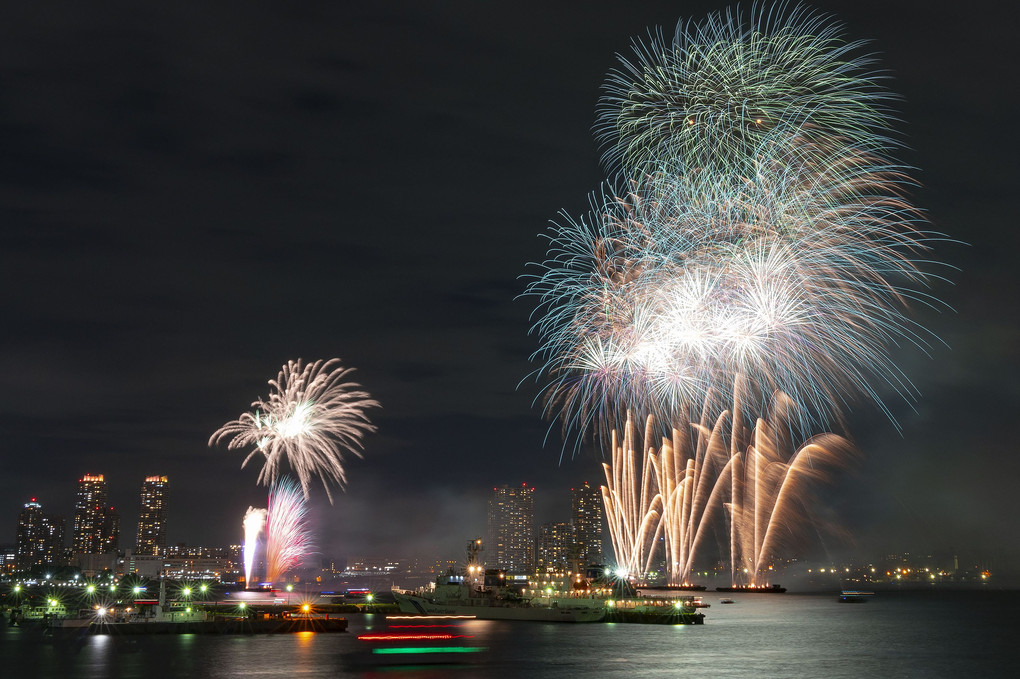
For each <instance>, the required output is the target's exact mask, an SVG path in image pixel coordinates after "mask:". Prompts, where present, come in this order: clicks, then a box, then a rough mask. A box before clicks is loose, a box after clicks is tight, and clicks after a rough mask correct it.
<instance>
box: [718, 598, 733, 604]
mask: <svg viewBox="0 0 1020 679" xmlns="http://www.w3.org/2000/svg"><path fill="white" fill-rule="evenodd" d="M719 603H721V604H735V603H737V602H736V601H734V600H733V599H719Z"/></svg>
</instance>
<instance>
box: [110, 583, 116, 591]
mask: <svg viewBox="0 0 1020 679" xmlns="http://www.w3.org/2000/svg"><path fill="white" fill-rule="evenodd" d="M110 591H111V592H116V591H117V585H115V584H113V583H112V582H111V583H110Z"/></svg>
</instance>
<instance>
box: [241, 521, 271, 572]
mask: <svg viewBox="0 0 1020 679" xmlns="http://www.w3.org/2000/svg"><path fill="white" fill-rule="evenodd" d="M241 525H242V526H243V527H244V583H245V585H244V586H245V587H251V575H252V571H253V569H254V566H255V550H256V548H257V547H258V542H259V535H260V534H261V533H262V531H263V529H264V528H265V526H266V510H265V509H256V508H254V507H248V511H247V512H245V513H244V521H243V522H242V524H241Z"/></svg>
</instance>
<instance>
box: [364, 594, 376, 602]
mask: <svg viewBox="0 0 1020 679" xmlns="http://www.w3.org/2000/svg"><path fill="white" fill-rule="evenodd" d="M374 598H375V597H373V596H372V595H371V594H366V595H365V601H366V602H368V603H372V599H374Z"/></svg>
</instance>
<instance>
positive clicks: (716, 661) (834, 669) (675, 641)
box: [0, 591, 1020, 679]
mask: <svg viewBox="0 0 1020 679" xmlns="http://www.w3.org/2000/svg"><path fill="white" fill-rule="evenodd" d="M722 596H725V595H716V594H712V593H709V594H707V595H706V596H705V597H704V598H705V601H706V603H709V604H711V608H709V609H707V617H706V621H705V624H704V625H703V626H702V625H699V626H664V625H633V624H615V625H610V624H590V625H564V624H547V623H505V622H489V621H469V622H467V623H465V624H464V625H463V627H460V628H458V630H457V631H458V633H461V634H466V635H471V636H472V638H470V639H467V640H465V643H466V644H468V645H470V646H473V647H485V648H486V649H488V650H487V651H486V652H484V653H479V654H471V655H470V657H471V658H472V659H473V660H474V661H475V662H474V663H472V664H468V665H458V666H440V667H427V666H396V667H374V668H365V667H363V666H358V665H357V664H356V662H355V660H356V658H357V654H358V652H359V651H364V650H365V648H366V647H367V645H368V643H369V642H364V641H358V639H357V635H358V634H359V633H363V632H365V631H375V632H378V631H382V630H386V629H387V628H388V626H389V625H390V624H396V623H391V622H387V621H386V620H385V618H383V617H382V616H372V615H366V616H350V618H349V620H350V622H351V625H350V631H349V632H348V633H346V634H313V633H305V634H294V635H274V636H211V635H170V636H136V637H109V636H89V637H81V638H77V639H51V638H47V637H43V636H41V635H40V634H39V632H38V631H34V630H31V629H25V630H22V629H18V628H10V627H7V626H4V627H2V629H0V676H2V677H3V678H4V679H7V678H8V677H10V678H12V679H14V678H17V679H21V678H35V677H45V678H48V677H67V678H69V679H71V678H76V677H83V678H84V677H89V678H92V677H97V678H98V677H125V678H126V677H137V678H139V679H158V678H161V677H172V678H181V679H183V678H189V679H192V678H193V679H207V678H209V679H211V678H214V677H216V678H218V677H241V676H244V677H265V678H267V679H268V678H273V677H293V678H294V679H300V678H304V677H309V678H313V677H314V678H319V677H392V678H399V679H425V678H428V679H432V678H435V677H455V678H456V677H462V678H465V679H466V678H468V677H497V678H498V677H528V678H532V677H534V678H536V679H542V678H547V677H620V678H626V679H639V678H642V677H674V676H681V675H683V676H689V677H694V678H697V679H701V678H705V677H755V678H756V679H762V678H768V677H797V678H812V679H815V678H819V677H822V678H825V679H837V678H840V677H959V676H966V677H1015V676H1020V664H1018V661H1020V612H1018V607H1020V592H993V591H982V592H902V593H901V592H889V593H886V592H880V593H878V594H877V595H875V596H874V597H873V598H872V600H871V601H869V602H868V603H865V604H841V603H838V602H837V601H836V596H835V595H824V596H823V595H798V594H784V595H739V594H737V595H731V596H732V598H734V599H735V600H736V603H735V604H732V605H721V604H719V599H720V598H721V597H722ZM467 655H468V654H465V656H467Z"/></svg>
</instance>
